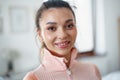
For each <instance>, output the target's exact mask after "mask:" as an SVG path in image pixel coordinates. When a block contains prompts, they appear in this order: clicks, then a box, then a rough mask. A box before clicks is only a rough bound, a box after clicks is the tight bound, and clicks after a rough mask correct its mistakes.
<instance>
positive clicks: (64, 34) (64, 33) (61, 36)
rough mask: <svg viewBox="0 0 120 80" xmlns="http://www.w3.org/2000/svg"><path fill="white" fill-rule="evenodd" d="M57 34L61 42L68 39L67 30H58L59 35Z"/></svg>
mask: <svg viewBox="0 0 120 80" xmlns="http://www.w3.org/2000/svg"><path fill="white" fill-rule="evenodd" d="M57 34H58V38H59V39H61V40H63V39H66V38H67V36H68V33H67V31H66V30H65V29H63V28H60V29H59V30H58V33H57Z"/></svg>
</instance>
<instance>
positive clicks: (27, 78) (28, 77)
mask: <svg viewBox="0 0 120 80" xmlns="http://www.w3.org/2000/svg"><path fill="white" fill-rule="evenodd" d="M23 80H38V79H37V78H36V76H35V74H34V73H33V72H28V73H27V74H26V76H25V77H24V78H23Z"/></svg>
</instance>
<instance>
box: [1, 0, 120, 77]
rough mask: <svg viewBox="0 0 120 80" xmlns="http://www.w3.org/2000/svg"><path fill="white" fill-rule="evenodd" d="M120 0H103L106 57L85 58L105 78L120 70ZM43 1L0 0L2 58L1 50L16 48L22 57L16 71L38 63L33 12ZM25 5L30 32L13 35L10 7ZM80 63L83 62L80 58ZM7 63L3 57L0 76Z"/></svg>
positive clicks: (17, 63)
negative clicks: (96, 67) (119, 38)
mask: <svg viewBox="0 0 120 80" xmlns="http://www.w3.org/2000/svg"><path fill="white" fill-rule="evenodd" d="M119 3H120V0H104V6H105V9H104V10H105V37H106V38H105V39H106V40H105V41H106V51H107V55H105V56H101V57H99V56H97V57H91V58H83V59H82V60H84V61H90V62H93V63H95V64H96V65H97V66H98V68H99V69H100V72H101V74H102V75H106V74H107V73H109V72H112V71H116V70H120V60H119V58H120V55H119V41H118V24H117V18H118V16H120V10H119V9H120V5H119ZM40 4H41V0H0V5H2V15H3V21H4V30H3V33H2V34H0V55H1V54H2V49H5V48H15V49H17V50H18V51H19V52H20V54H21V57H20V58H18V59H17V60H16V61H15V62H14V63H15V64H14V67H15V71H16V72H21V71H25V70H27V69H30V68H31V67H35V66H36V65H38V64H39V60H38V59H39V58H38V47H37V46H36V43H35V35H34V33H35V32H34V31H33V30H34V12H35V10H36V7H38V6H40ZM14 5H16V6H25V7H27V9H28V16H29V19H28V22H29V31H28V32H25V33H22V34H18V33H11V32H10V27H11V26H10V15H9V7H10V6H14ZM80 60H81V59H80ZM6 69H7V66H6V61H5V60H4V59H2V58H0V75H2V74H5V72H6V71H7V70H6Z"/></svg>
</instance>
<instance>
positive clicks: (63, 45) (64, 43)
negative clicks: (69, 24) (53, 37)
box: [55, 41, 70, 49]
mask: <svg viewBox="0 0 120 80" xmlns="http://www.w3.org/2000/svg"><path fill="white" fill-rule="evenodd" d="M69 44H70V41H64V42H58V43H55V45H56V46H57V47H58V48H60V49H64V48H67V47H69Z"/></svg>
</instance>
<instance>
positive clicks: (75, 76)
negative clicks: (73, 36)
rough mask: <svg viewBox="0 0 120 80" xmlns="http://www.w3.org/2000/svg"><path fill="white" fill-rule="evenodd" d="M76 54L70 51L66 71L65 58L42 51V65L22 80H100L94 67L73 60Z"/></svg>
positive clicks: (75, 51) (45, 50)
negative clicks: (68, 66) (68, 65)
mask: <svg viewBox="0 0 120 80" xmlns="http://www.w3.org/2000/svg"><path fill="white" fill-rule="evenodd" d="M77 53H78V52H77V50H76V49H73V50H72V52H71V61H70V68H69V70H68V69H67V67H66V65H65V62H66V61H67V60H66V59H65V58H63V57H56V56H53V55H52V54H51V53H50V52H49V51H48V50H47V49H44V58H43V63H42V64H41V65H40V66H39V67H38V68H37V69H35V70H34V71H31V72H28V74H27V75H26V76H25V77H24V79H23V80H101V77H100V74H99V71H98V69H97V68H96V66H95V65H93V64H91V63H87V62H78V61H76V60H75V58H76V55H77Z"/></svg>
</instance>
